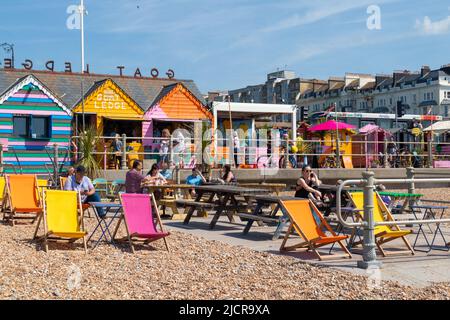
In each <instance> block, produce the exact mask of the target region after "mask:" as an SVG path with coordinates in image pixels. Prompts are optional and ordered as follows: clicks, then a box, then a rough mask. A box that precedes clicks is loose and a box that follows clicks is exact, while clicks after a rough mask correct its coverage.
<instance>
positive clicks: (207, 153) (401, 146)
mask: <svg viewBox="0 0 450 320" xmlns="http://www.w3.org/2000/svg"><path fill="white" fill-rule="evenodd" d="M118 141H120V143H117V140H115V139H114V138H112V137H105V136H100V137H97V138H96V142H95V145H94V147H93V151H92V152H91V154H93V155H96V156H97V159H98V161H99V163H100V164H101V166H102V167H103V168H104V169H127V168H128V167H130V164H131V162H132V161H133V160H135V159H140V160H153V162H160V161H164V162H167V163H173V164H175V165H177V166H178V167H179V168H192V167H194V166H195V165H197V164H203V163H206V164H209V165H211V166H212V167H218V166H221V165H224V164H232V165H237V166H239V167H241V168H289V167H293V168H296V167H297V168H298V167H301V165H303V164H306V163H308V164H310V165H312V166H313V167H321V168H366V169H370V168H406V167H410V166H414V167H429V168H433V167H447V168H450V143H446V142H445V143H444V142H398V141H392V142H391V141H382V142H373V141H340V144H339V147H337V143H336V141H335V140H302V141H300V140H299V141H297V142H295V143H294V142H293V141H291V140H286V139H281V138H277V137H275V138H274V139H269V138H259V139H241V140H240V141H239V143H238V144H235V142H236V141H234V140H233V139H226V138H225V139H216V141H213V139H212V138H210V139H201V138H191V137H189V136H187V137H183V138H179V137H178V138H177V137H175V136H170V137H166V138H162V137H127V136H125V135H123V136H122V137H121V138H120V139H118ZM80 142H81V140H80V137H78V136H74V137H72V142H71V146H70V148H69V157H68V158H69V159H70V161H65V163H66V164H68V163H69V162H77V160H78V159H79V158H80V157H83V152H82V150H81V148H80ZM114 143H115V144H116V145H120V150H115V149H114V148H113V146H114ZM52 148H54V147H46V149H48V152H47V153H48V154H49V156H48V158H49V160H48V165H50V166H52V165H53V163H52V161H53V160H52V155H53V151H52ZM61 149H62V148H60V150H59V152H61ZM66 149H67V148H66ZM296 149H297V150H296ZM0 150H1V154H0V158H1V163H2V164H11V163H12V162H11V161H10V160H8V159H10V158H8V157H6V158H5V157H4V156H3V148H2V147H1V145H0ZM294 151H296V152H294ZM10 152H11V151H10ZM26 152H27V151H24V150H21V153H22V154H24V157H25V156H26V155H25V153H26ZM30 153H31V151H30ZM338 153H339V156H338ZM10 157H11V155H10ZM59 157H61V155H60V156H59ZM119 161H120V163H118V162H119ZM60 162H64V161H63V160H61V161H60ZM13 163H14V164H15V165H16V166H17V167H21V164H20V163H21V161H20V159H17V161H14V162H13Z"/></svg>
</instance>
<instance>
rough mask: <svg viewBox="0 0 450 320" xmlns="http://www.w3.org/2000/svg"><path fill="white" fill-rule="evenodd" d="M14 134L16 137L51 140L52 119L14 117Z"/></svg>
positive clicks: (44, 117)
mask: <svg viewBox="0 0 450 320" xmlns="http://www.w3.org/2000/svg"><path fill="white" fill-rule="evenodd" d="M13 134H14V136H16V137H22V138H31V139H50V138H51V117H50V116H32V115H23V116H14V118H13Z"/></svg>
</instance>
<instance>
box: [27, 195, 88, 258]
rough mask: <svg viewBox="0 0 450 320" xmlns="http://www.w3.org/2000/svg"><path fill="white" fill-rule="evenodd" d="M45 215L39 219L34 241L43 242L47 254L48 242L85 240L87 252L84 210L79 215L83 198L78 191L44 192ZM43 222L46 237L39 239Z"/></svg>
mask: <svg viewBox="0 0 450 320" xmlns="http://www.w3.org/2000/svg"><path fill="white" fill-rule="evenodd" d="M42 198H43V206H44V215H43V216H42V215H41V216H40V217H39V221H38V224H37V226H36V230H35V232H34V237H33V239H38V240H43V241H44V248H45V252H47V251H48V241H58V240H66V241H69V242H74V241H76V240H80V239H82V240H83V245H84V251H85V252H87V246H86V234H87V232H86V231H84V222H83V210H81V214H79V210H78V208H79V205H80V204H81V198H80V195H79V193H78V192H76V191H62V190H44V191H43V196H42ZM41 222H43V225H44V235H43V236H41V237H37V234H38V231H39V227H40V225H41Z"/></svg>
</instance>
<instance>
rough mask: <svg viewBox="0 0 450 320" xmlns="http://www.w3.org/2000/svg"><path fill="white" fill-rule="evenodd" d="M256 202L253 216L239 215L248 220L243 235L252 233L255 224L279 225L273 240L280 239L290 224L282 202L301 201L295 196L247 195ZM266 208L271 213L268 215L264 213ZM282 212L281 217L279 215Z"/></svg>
mask: <svg viewBox="0 0 450 320" xmlns="http://www.w3.org/2000/svg"><path fill="white" fill-rule="evenodd" d="M246 196H249V197H251V198H252V200H255V202H256V206H255V208H254V210H253V212H252V213H251V214H248V213H239V214H238V216H239V217H240V218H242V219H247V225H246V226H245V228H244V231H243V233H244V234H247V233H248V232H249V231H250V228H251V227H252V225H253V223H254V222H265V223H274V224H277V228H276V230H275V232H274V235H273V237H272V239H273V240H276V239H278V238H279V236H280V234H281V232H282V230H283V228H284V226H285V225H286V223H287V222H288V220H289V218H288V215H287V214H286V213H285V212H283V209H282V205H281V201H287V200H299V199H300V198H296V197H293V196H275V195H261V194H259V195H255V194H250V195H246ZM264 207H269V208H270V211H269V212H268V213H266V212H264V211H263V208H264ZM279 211H281V215H279Z"/></svg>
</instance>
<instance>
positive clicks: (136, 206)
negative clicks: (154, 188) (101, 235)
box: [113, 193, 170, 253]
mask: <svg viewBox="0 0 450 320" xmlns="http://www.w3.org/2000/svg"><path fill="white" fill-rule="evenodd" d="M120 201H121V203H122V208H123V215H122V217H121V218H120V220H119V222H118V224H117V226H116V229H115V231H114V235H113V238H115V236H116V233H117V230H118V229H119V226H120V223H121V222H122V220H124V222H125V228H126V232H127V240H128V242H129V243H130V246H131V251H132V252H133V253H134V246H133V242H135V241H136V242H137V241H143V242H144V243H146V244H148V243H150V242H152V241H155V240H159V239H163V240H164V244H165V245H166V248H167V251H169V246H168V244H167V241H166V237H167V236H168V235H169V234H170V233H169V232H165V231H164V228H163V225H162V222H161V218H160V216H159V212H158V206H157V205H156V203H155V199H154V198H153V197H152V196H151V195H148V194H132V193H129V194H127V193H123V194H121V195H120ZM152 204H153V207H154V208H155V213H156V215H155V216H156V220H157V224H158V225H159V227H160V229H161V230H160V231H158V230H157V229H156V226H155V223H154V220H153V214H152Z"/></svg>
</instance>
